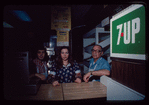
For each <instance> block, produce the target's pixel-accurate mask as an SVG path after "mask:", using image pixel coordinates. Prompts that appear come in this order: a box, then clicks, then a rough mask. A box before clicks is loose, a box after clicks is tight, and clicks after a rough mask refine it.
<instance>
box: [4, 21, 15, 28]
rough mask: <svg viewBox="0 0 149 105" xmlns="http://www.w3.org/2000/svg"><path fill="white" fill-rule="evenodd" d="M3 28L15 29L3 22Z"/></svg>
mask: <svg viewBox="0 0 149 105" xmlns="http://www.w3.org/2000/svg"><path fill="white" fill-rule="evenodd" d="M3 27H4V28H14V27H13V26H11V25H10V24H8V23H6V22H4V21H3Z"/></svg>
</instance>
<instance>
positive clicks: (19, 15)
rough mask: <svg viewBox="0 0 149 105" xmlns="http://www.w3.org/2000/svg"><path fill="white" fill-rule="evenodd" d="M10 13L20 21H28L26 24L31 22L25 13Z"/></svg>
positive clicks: (16, 11)
mask: <svg viewBox="0 0 149 105" xmlns="http://www.w3.org/2000/svg"><path fill="white" fill-rule="evenodd" d="M12 13H13V15H15V16H16V17H17V18H19V19H20V20H22V21H28V22H30V21H32V20H31V18H30V17H29V15H28V14H27V13H26V12H25V11H21V10H12Z"/></svg>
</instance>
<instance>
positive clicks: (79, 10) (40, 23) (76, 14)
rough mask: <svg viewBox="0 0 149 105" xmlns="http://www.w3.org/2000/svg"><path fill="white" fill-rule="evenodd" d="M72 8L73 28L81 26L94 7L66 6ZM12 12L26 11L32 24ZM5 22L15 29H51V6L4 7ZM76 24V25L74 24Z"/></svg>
mask: <svg viewBox="0 0 149 105" xmlns="http://www.w3.org/2000/svg"><path fill="white" fill-rule="evenodd" d="M66 6H69V7H71V16H72V28H73V26H74V27H75V26H77V25H81V24H79V23H80V20H81V19H82V17H83V16H84V15H85V14H86V13H87V12H88V10H89V9H90V8H91V6H92V5H66ZM12 10H21V11H25V12H26V13H27V14H28V15H29V17H30V18H31V20H32V21H31V22H26V21H22V20H20V19H18V18H16V16H15V15H13V13H12ZM3 20H4V21H5V22H7V23H8V24H10V25H11V26H13V27H14V28H25V29H30V30H31V29H35V30H36V29H41V28H47V29H50V28H51V5H8V6H5V7H4V18H3ZM73 22H74V23H73Z"/></svg>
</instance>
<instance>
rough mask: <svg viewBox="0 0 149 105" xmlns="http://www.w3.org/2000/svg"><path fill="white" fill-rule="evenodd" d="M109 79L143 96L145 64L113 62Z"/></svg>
mask: <svg viewBox="0 0 149 105" xmlns="http://www.w3.org/2000/svg"><path fill="white" fill-rule="evenodd" d="M111 78H112V79H114V80H116V81H118V82H120V83H122V84H124V85H126V86H128V87H130V88H132V89H133V90H135V91H138V92H140V93H142V94H144V95H145V64H141V63H134V62H133V63H132V62H127V61H115V60H113V61H112V70H111Z"/></svg>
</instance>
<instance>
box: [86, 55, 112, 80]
mask: <svg viewBox="0 0 149 105" xmlns="http://www.w3.org/2000/svg"><path fill="white" fill-rule="evenodd" d="M91 69H92V70H94V71H98V70H102V69H106V70H109V71H110V69H111V67H110V65H109V63H108V62H107V61H106V60H105V59H104V58H102V57H100V58H99V59H98V60H97V61H96V62H94V59H93V58H92V59H91V60H90V65H89V70H91ZM96 81H100V79H96Z"/></svg>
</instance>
